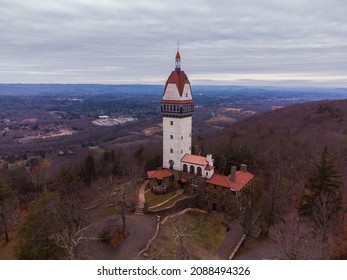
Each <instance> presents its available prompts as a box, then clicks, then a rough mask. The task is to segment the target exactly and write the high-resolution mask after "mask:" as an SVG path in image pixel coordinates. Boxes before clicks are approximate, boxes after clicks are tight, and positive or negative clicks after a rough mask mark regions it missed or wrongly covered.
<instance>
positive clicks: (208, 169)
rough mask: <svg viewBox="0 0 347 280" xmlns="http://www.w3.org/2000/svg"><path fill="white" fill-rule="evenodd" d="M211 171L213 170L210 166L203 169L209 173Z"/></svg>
mask: <svg viewBox="0 0 347 280" xmlns="http://www.w3.org/2000/svg"><path fill="white" fill-rule="evenodd" d="M213 169H214V167H213V166H211V165H207V166H206V167H205V170H207V171H211V170H213Z"/></svg>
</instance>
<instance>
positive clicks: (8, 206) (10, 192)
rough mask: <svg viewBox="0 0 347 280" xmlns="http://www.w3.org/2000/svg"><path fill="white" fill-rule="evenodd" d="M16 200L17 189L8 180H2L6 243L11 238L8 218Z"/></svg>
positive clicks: (0, 215)
mask: <svg viewBox="0 0 347 280" xmlns="http://www.w3.org/2000/svg"><path fill="white" fill-rule="evenodd" d="M15 200H16V192H15V190H14V189H13V188H12V187H11V185H10V184H9V183H8V182H6V181H2V180H0V218H1V223H2V227H3V230H4V234H5V243H7V242H8V241H9V240H10V239H9V236H8V226H7V218H8V215H9V214H10V213H11V211H12V210H13V209H14V208H15V205H16V204H15V203H14V202H15Z"/></svg>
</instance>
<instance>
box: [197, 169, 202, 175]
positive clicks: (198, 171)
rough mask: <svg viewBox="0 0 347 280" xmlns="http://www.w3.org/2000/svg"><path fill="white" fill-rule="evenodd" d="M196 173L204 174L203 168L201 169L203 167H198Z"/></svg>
mask: <svg viewBox="0 0 347 280" xmlns="http://www.w3.org/2000/svg"><path fill="white" fill-rule="evenodd" d="M196 174H197V175H198V176H202V169H201V167H198V168H197V169H196Z"/></svg>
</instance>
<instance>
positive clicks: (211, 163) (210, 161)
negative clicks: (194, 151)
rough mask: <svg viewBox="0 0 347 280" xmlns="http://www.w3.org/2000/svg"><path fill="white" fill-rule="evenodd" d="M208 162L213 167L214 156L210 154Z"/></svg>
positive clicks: (207, 158)
mask: <svg viewBox="0 0 347 280" xmlns="http://www.w3.org/2000/svg"><path fill="white" fill-rule="evenodd" d="M206 160H207V162H208V164H209V165H211V166H213V159H212V154H208V155H207V156H206Z"/></svg>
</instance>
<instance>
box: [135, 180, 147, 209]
mask: <svg viewBox="0 0 347 280" xmlns="http://www.w3.org/2000/svg"><path fill="white" fill-rule="evenodd" d="M147 183H148V180H146V181H144V182H143V183H142V185H141V187H140V189H139V201H138V204H137V206H136V210H135V213H134V214H135V215H140V216H142V215H144V213H143V209H144V208H145V202H146V198H145V189H146V185H147Z"/></svg>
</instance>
